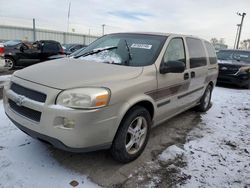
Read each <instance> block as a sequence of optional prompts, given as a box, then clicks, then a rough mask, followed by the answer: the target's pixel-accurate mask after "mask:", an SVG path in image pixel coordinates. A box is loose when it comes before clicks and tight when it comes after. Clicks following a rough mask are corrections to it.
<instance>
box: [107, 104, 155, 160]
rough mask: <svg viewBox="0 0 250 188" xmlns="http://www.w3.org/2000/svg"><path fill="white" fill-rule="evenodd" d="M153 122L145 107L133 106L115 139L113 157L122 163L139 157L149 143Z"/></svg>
mask: <svg viewBox="0 0 250 188" xmlns="http://www.w3.org/2000/svg"><path fill="white" fill-rule="evenodd" d="M151 124H152V120H151V116H150V114H149V112H148V111H147V110H146V109H145V108H144V107H142V106H135V107H133V108H131V109H130V110H129V111H128V112H127V114H126V115H125V117H124V118H123V120H122V122H121V124H120V126H119V128H118V131H117V133H116V136H115V138H114V140H113V144H112V146H111V155H112V157H113V158H114V159H115V160H116V161H118V162H121V163H128V162H130V161H133V160H135V159H136V158H137V157H139V156H140V155H141V153H142V152H143V150H144V148H145V147H146V145H147V142H148V138H149V134H150V129H151Z"/></svg>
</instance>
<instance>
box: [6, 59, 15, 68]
mask: <svg viewBox="0 0 250 188" xmlns="http://www.w3.org/2000/svg"><path fill="white" fill-rule="evenodd" d="M5 67H6V68H7V69H8V70H14V69H15V61H14V59H12V58H11V57H6V58H5Z"/></svg>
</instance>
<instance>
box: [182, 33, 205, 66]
mask: <svg viewBox="0 0 250 188" xmlns="http://www.w3.org/2000/svg"><path fill="white" fill-rule="evenodd" d="M187 46H188V52H189V58H190V68H195V67H201V66H206V64H207V59H206V52H205V49H204V46H203V44H202V42H201V40H200V39H196V38H189V37H188V38H187Z"/></svg>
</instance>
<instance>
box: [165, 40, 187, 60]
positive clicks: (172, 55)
mask: <svg viewBox="0 0 250 188" xmlns="http://www.w3.org/2000/svg"><path fill="white" fill-rule="evenodd" d="M163 61H164V63H167V62H169V61H181V62H183V63H185V64H186V56H185V49H184V44H183V40H182V39H181V38H174V39H172V40H171V41H170V42H169V45H168V47H167V50H166V52H165V54H164V58H163Z"/></svg>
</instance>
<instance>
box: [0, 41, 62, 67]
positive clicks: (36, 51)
mask: <svg viewBox="0 0 250 188" xmlns="http://www.w3.org/2000/svg"><path fill="white" fill-rule="evenodd" d="M59 54H64V52H63V48H62V46H61V44H60V43H59V42H57V41H53V40H40V41H36V42H34V43H30V42H24V41H7V42H6V43H4V58H5V64H6V67H8V68H9V69H14V68H15V67H17V66H29V65H33V64H35V63H39V62H43V61H46V60H49V57H50V56H54V55H59Z"/></svg>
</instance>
